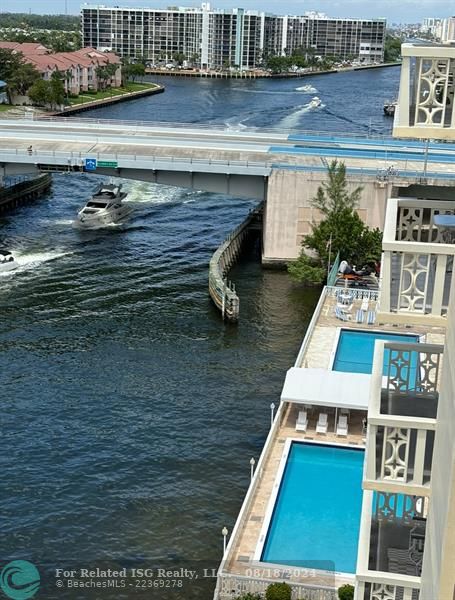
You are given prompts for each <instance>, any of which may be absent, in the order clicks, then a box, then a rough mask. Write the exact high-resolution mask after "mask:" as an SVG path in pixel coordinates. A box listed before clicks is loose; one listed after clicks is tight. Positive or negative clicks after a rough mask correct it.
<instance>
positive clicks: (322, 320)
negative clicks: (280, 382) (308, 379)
mask: <svg viewBox="0 0 455 600" xmlns="http://www.w3.org/2000/svg"><path fill="white" fill-rule="evenodd" d="M336 304H337V302H336V298H335V297H334V296H326V298H325V300H324V303H323V305H322V307H321V312H320V314H319V316H318V319H317V322H316V325H315V327H314V329H313V331H312V332H311V337H310V340H309V344H308V347H307V349H306V352H305V354H304V355H303V356H302V357H301V360H300V363H299V364H296V367H303V368H310V369H311V368H319V369H330V364H331V360H332V355H333V351H334V347H335V341H336V339H337V336H338V332H339V329H340V328H349V329H357V330H358V329H363V330H365V331H370V332H371V331H387V332H390V333H399V334H406V333H416V334H418V335H421V336H425V342H426V343H429V344H443V343H444V335H445V330H444V328H442V327H428V326H427V325H425V326H423V325H405V324H402V325H399V324H396V323H394V324H392V323H382V322H379V323H378V322H375V323H374V324H373V325H368V324H366V323H365V322H364V323H357V322H356V320H355V316H356V314H357V310H358V309H360V306H361V304H362V300H360V299H359V300H355V301H354V304H353V307H352V309H351V315H352V318H351V319H350V320H349V321H341V320H340V319H338V318H337V317H336V316H335V307H336ZM369 310H372V311H376V301H375V300H370V302H369Z"/></svg>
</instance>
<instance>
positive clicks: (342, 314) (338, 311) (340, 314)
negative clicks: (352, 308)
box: [335, 306, 351, 321]
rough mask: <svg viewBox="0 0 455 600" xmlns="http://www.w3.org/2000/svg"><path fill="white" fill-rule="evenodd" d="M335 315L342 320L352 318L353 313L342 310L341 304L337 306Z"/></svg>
mask: <svg viewBox="0 0 455 600" xmlns="http://www.w3.org/2000/svg"><path fill="white" fill-rule="evenodd" d="M335 316H336V318H337V319H340V321H349V320H350V319H351V315H348V314H347V313H345V312H344V311H342V310H341V308H340V307H339V306H335Z"/></svg>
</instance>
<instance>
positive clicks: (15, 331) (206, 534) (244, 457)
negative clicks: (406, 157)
mask: <svg viewBox="0 0 455 600" xmlns="http://www.w3.org/2000/svg"><path fill="white" fill-rule="evenodd" d="M398 75H399V73H398V70H397V69H383V70H376V71H367V72H358V73H350V74H343V75H330V76H319V77H313V78H306V79H301V80H273V81H270V80H260V81H248V82H239V81H213V80H212V81H211V80H196V79H177V78H169V79H163V82H164V83H165V85H166V87H167V89H166V92H165V93H164V94H161V95H158V96H154V97H149V98H145V99H142V100H137V101H134V102H131V103H125V104H119V105H116V106H112V107H110V108H108V109H107V108H106V109H99V110H97V111H93V112H92V113H84V115H83V116H84V117H89V116H90V117H97V118H101V117H102V118H115V119H132V118H135V119H143V120H158V121H185V122H192V123H194V122H209V123H217V124H225V125H226V126H232V127H239V126H241V124H244V125H248V126H254V127H261V126H265V125H267V126H270V125H273V124H275V125H278V126H281V127H283V126H286V127H298V128H300V129H308V128H312V129H318V130H319V129H324V130H335V131H354V130H355V131H365V130H367V129H368V127H369V126H370V119H371V123H372V126H374V127H376V128H377V129H380V128H382V127H385V126H389V122H388V121H385V120H384V119H383V118H382V101H383V100H384V98H387V97H393V96H394V95H395V92H396V89H397V85H398ZM310 83H311V84H312V85H314V87H315V88H316V89H317V90H318V91H317V94H318V95H319V96H320V97H321V99H322V101H323V103H324V104H325V107H324V108H321V109H316V110H315V111H305V110H304V106H305V104H307V103H308V102H309V99H310V98H311V97H312V96H311V94H305V93H304V92H301V91H295V88H297V87H300V86H303V85H306V84H310ZM313 95H314V94H313ZM293 123H294V125H292V124H293ZM95 185H96V178H95V177H94V176H90V175H68V176H65V175H57V176H55V177H54V184H53V188H52V192H51V193H50V194H49V195H48V196H47V197H46V198H44V199H42V200H40V201H39V202H37V203H35V204H33V205H29V206H25V207H22V208H20V209H18V210H17V211H16V212H14V214H11V215H9V216H8V217H3V218H2V219H1V220H0V243H1V244H2V245H3V244H4V245H6V246H8V247H9V248H10V249H11V250H12V251H13V252H14V253H15V255H16V257H17V258H18V260H19V262H20V263H21V267H20V269H19V270H18V271H16V272H15V273H13V274H10V275H4V276H2V277H1V281H0V311H1V313H0V314H2V320H1V322H0V368H1V371H0V372H1V380H0V400H1V408H2V410H1V413H0V415H1V417H0V418H1V436H0V457H1V458H0V467H1V474H2V483H1V486H0V505H1V520H0V548H1V555H0V567H2V566H3V565H4V564H6V563H7V562H8V561H11V560H13V559H27V560H29V561H31V562H33V563H35V564H36V566H37V567H38V569H39V571H40V573H41V576H42V579H43V584H42V588H41V591H40V592H39V594H38V595H37V596H36V597H37V598H46V599H54V598H58V599H60V598H64V599H73V598H74V599H79V598H81V599H85V598H89V599H92V598H93V599H104V598H116V599H117V598H118V599H133V598H157V599H161V598H163V599H167V598H170V599H177V598H182V599H188V598H202V599H205V598H210V596H211V590H212V589H213V584H214V581H213V580H211V579H208V580H204V581H201V580H198V581H193V582H190V583H189V582H188V581H186V582H185V585H186V587H185V588H184V589H183V590H182V588H173V589H170V588H167V589H157V588H151V589H150V588H148V589H147V588H146V589H142V588H141V587H139V588H137V587H134V586H135V585H136V584H134V583H133V587H131V586H130V585H129V584H130V583H131V581H130V580H129V581H128V586H127V587H125V588H121V589H104V588H103V589H102V588H95V589H91V588H70V589H68V587H67V586H66V580H63V581H64V587H63V588H57V587H56V577H55V569H57V568H66V569H73V570H76V571H78V572H79V569H81V568H85V569H93V568H96V567H97V566H102V567H105V568H107V567H111V568H114V567H116V568H128V569H130V568H145V567H149V568H155V569H156V568H170V567H172V566H173V565H178V566H183V567H186V568H191V567H193V568H197V569H202V568H212V567H215V566H216V565H217V564H218V561H219V559H220V557H221V550H222V537H221V529H222V528H223V526H225V525H226V526H227V527H228V528H229V530H232V526H233V524H234V522H235V518H236V516H237V513H238V510H239V508H240V505H241V502H242V499H243V496H244V493H245V491H246V489H247V485H248V480H249V460H250V458H251V456H255V457H256V458H257V457H258V455H259V453H260V450H261V448H262V445H263V442H264V440H265V436H266V434H267V429H268V426H269V422H270V408H269V406H270V403H271V402H272V401H275V402H277V401H278V399H279V394H280V391H281V386H282V383H283V380H284V375H285V372H286V369H287V368H289V366H290V365H291V364H292V362H293V360H294V357H295V355H296V352H297V350H298V347H299V345H300V343H301V340H302V337H303V335H304V332H305V328H306V325H307V323H308V321H309V319H310V317H311V314H312V310H313V307H314V304H315V302H316V300H317V296H318V292H317V291H316V290H309V291H308V290H307V291H305V290H302V289H301V288H299V287H296V286H294V285H292V284H291V283H290V281H289V279H288V276H287V275H286V274H285V273H279V272H274V271H262V270H261V268H260V265H259V263H258V260H257V259H258V255H257V253H256V254H255V252H254V250H253V251H252V253H251V255H250V256H249V257H248V259H245V260H244V261H242V262H241V263H240V264H239V265H238V267H236V269H235V270H234V272H233V273H232V278H233V280H234V281H236V283H237V289H238V292H239V295H240V298H241V321H240V323H239V324H238V326H237V327H235V326H229V325H227V324H224V323H222V322H221V320H220V318H219V316H218V314H217V312H216V311H215V310H214V308H213V307H212V305H211V303H210V301H209V298H208V295H207V273H208V261H209V259H210V256H211V254H212V253H213V251H214V250H215V249H216V247H217V246H218V244H219V243H220V242H221V241H222V240H223V238H224V237H225V236H226V235H227V234H228V232H229V231H230V230H231V229H232V228H233V227H234V226H235V225H236V224H238V223H239V222H240V221H241V220H242V219H243V218H244V216H245V215H246V214H247V212H248V211H249V210H250V209H251V208H252V207H253V206H254V203H253V202H251V201H248V200H244V199H240V198H227V197H223V196H220V195H216V194H207V193H198V192H194V191H185V190H180V189H177V188H166V187H162V186H158V185H151V184H144V183H139V182H125V187H126V188H127V190H128V191H129V196H128V201H129V202H131V204H132V205H133V206H134V208H135V212H134V215H133V217H132V219H131V220H130V222H129V223H128V224H126V225H125V226H123V227H121V228H119V229H114V230H111V231H105V232H101V231H97V232H91V233H81V232H78V231H77V230H75V229H73V228H72V227H71V220H72V219H73V218H74V216H75V213H76V211H77V209H78V207H80V206H81V204H83V203H84V201H85V200H86V199H87V197H88V196H89V195H90V193H91V191H92V190H93V188H94V186H95ZM149 580H150V579H149ZM149 580H147V581H149ZM147 581H146V584H147ZM140 585H143V584H140Z"/></svg>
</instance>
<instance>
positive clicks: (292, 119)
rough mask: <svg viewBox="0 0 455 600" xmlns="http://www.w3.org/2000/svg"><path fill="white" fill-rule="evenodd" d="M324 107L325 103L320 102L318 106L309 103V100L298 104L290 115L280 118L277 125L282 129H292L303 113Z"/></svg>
mask: <svg viewBox="0 0 455 600" xmlns="http://www.w3.org/2000/svg"><path fill="white" fill-rule="evenodd" d="M324 107H325V104H320V105H319V106H313V105H312V104H311V102H308V104H304V105H303V106H300V107H299V108H297V109H296V110H295V111H294V112H292V113H291V114H290V115H287V116H286V117H284V118H283V119H281V121H280V122H279V126H280V127H281V128H283V129H293V128H294V127H297V125H298V124H299V122H300V120H301V118H302V117H303V116H304V115H306V114H307V113H310V112H312V111H314V110H319V109H320V108H324Z"/></svg>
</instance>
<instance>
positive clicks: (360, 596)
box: [354, 573, 420, 600]
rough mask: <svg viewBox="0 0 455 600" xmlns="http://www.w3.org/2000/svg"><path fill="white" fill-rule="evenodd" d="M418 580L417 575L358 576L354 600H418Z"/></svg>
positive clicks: (385, 574)
mask: <svg viewBox="0 0 455 600" xmlns="http://www.w3.org/2000/svg"><path fill="white" fill-rule="evenodd" d="M419 593H420V580H419V579H418V578H417V577H405V576H404V575H403V576H395V577H394V576H390V575H388V574H387V573H384V574H382V576H380V575H377V576H358V582H357V586H356V593H355V596H354V600H418V599H419Z"/></svg>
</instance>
